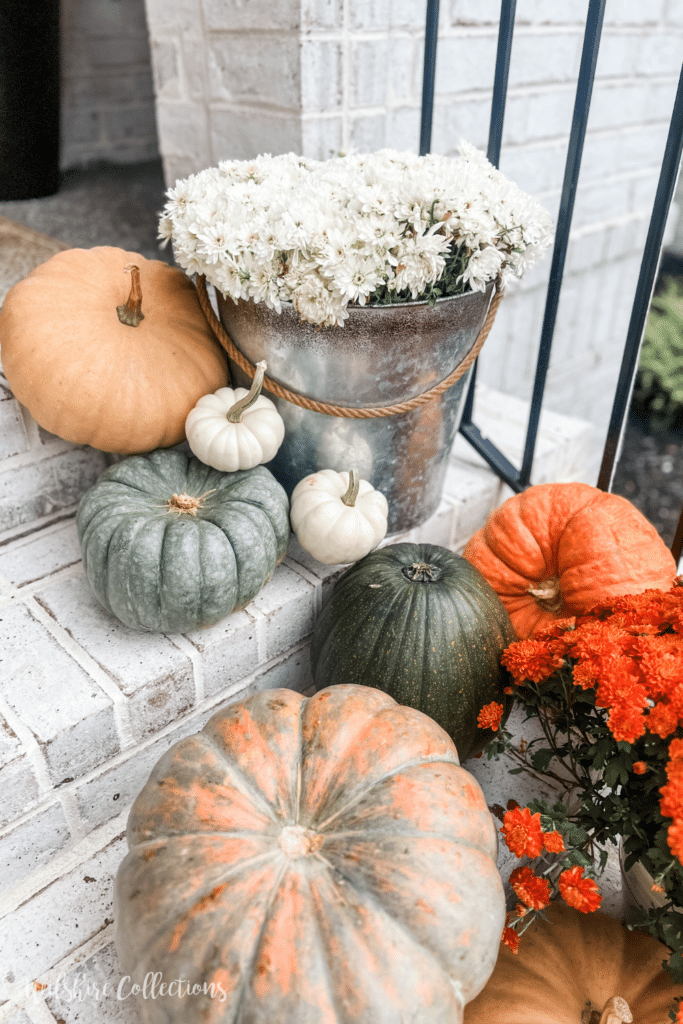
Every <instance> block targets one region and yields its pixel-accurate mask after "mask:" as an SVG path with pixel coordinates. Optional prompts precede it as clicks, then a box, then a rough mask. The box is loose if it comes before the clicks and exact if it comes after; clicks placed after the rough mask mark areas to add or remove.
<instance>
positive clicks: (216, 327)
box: [196, 274, 503, 420]
mask: <svg viewBox="0 0 683 1024" xmlns="http://www.w3.org/2000/svg"><path fill="white" fill-rule="evenodd" d="M196 287H197V296H198V298H199V304H200V306H201V307H202V312H203V313H204V316H205V317H206V320H207V323H208V324H209V326H210V328H211V330H212V331H213V333H214V334H215V335H216V337H217V338H218V340H219V342H220V343H221V345H222V346H223V348H224V349H225V351H226V352H227V353H228V355H229V356H230V358H231V359H232V360H233V362H234V363H236V364H237V366H239V368H240V369H241V370H243V371H244V373H246V374H247V375H248V376H249V377H253V376H254V373H255V372H256V368H255V366H253V364H252V363H250V362H249V360H248V359H247V358H246V357H245V356H244V355H243V354H242V353H241V352H240V350H239V349H238V348H237V347H236V345H235V344H234V342H233V340H232V338H231V337H230V335H229V334H228V332H227V331H226V330H225V328H224V326H223V324H222V323H221V322H220V320H219V319H218V317H217V316H216V314H215V313H214V311H213V307H212V305H211V301H210V299H209V296H208V292H207V290H206V278H205V277H204V275H203V274H198V275H197V279H196ZM502 298H503V291H502V289H501V288H500V285H499V284H497V285H496V292H495V295H494V296H493V299H492V300H491V304H490V306H489V310H488V313H487V314H486V319H485V320H484V323H483V325H482V328H481V330H480V331H479V334H478V335H477V340H476V341H475V343H474V345H473V346H472V348H471V349H470V351H469V352H468V353H467V355H466V356H465V358H464V359H463V361H462V362H461V363H459V364H458V366H456V368H455V369H454V370H453V372H452V373H450V374H449V375H448V377H446V378H444V380H442V381H441V382H440V383H439V384H435V385H434V387H433V388H430V389H429V391H424V392H423V393H422V394H421V395H417V396H416V397H415V398H411V399H409V400H408V401H407V402H399V403H398V404H396V405H385V406H375V407H372V408H369V409H355V408H351V407H350V406H346V405H328V403H327V402H317V401H316V400H315V399H313V398H307V397H306V395H299V394H297V393H296V391H289V390H288V388H286V387H283V386H282V384H278V383H277V381H275V380H272V378H270V377H264V378H263V388H264V389H265V390H267V391H270V393H271V394H273V395H276V396H277V397H278V398H283V399H284V400H285V401H286V402H291V403H292V405H298V406H300V407H301V408H302V409H310V410H311V411H312V412H319V413H323V414H324V415H325V416H341V417H344V418H346V419H356V420H365V419H376V418H379V417H382V416H398V415H400V414H401V413H406V412H410V411H411V410H412V409H418V408H420V406H422V405H426V404H427V402H431V401H433V399H435V398H438V396H439V395H442V394H443V393H444V391H447V390H448V389H449V388H450V387H452V386H453V384H455V382H456V381H458V380H460V378H461V377H462V376H463V375H464V374H466V373H467V371H468V370H469V368H470V366H471V365H472V363H473V362H474V360H475V359H476V358H477V356H478V355H479V353H480V351H481V348H482V346H483V344H484V342H485V341H486V339H487V338H488V336H489V333H490V331H491V328H492V327H493V321H494V320H495V319H496V313H497V312H498V307H499V306H500V303H501V300H502Z"/></svg>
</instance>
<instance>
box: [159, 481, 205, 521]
mask: <svg viewBox="0 0 683 1024" xmlns="http://www.w3.org/2000/svg"><path fill="white" fill-rule="evenodd" d="M215 490H216V488H215V487H213V488H212V489H211V490H210V491H204V493H203V494H200V495H198V496H197V495H194V494H174V495H173V497H172V498H169V499H168V502H167V504H168V511H169V512H175V513H176V514H177V515H182V513H183V512H186V513H187V514H188V515H190V516H196V515H197V511H198V510H199V509H200V508H201V507H202V505H203V504H204V498H206V496H207V495H208V494H213V492H214V491H215Z"/></svg>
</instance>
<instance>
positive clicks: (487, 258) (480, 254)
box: [460, 245, 505, 292]
mask: <svg viewBox="0 0 683 1024" xmlns="http://www.w3.org/2000/svg"><path fill="white" fill-rule="evenodd" d="M504 261H505V254H504V253H502V252H501V251H500V250H499V249H494V247H493V246H492V245H489V246H487V247H486V248H485V249H476V250H475V251H474V252H473V253H472V255H471V256H470V259H469V262H468V264H467V266H466V267H465V270H464V272H463V273H462V274H461V275H460V278H461V280H463V281H466V282H467V284H469V286H470V288H471V289H472V291H473V292H483V291H484V289H485V288H486V285H487V284H488V282H489V281H492V280H493V278H494V277H496V276H497V275H498V274H499V273H500V270H501V267H502V265H503V263H504Z"/></svg>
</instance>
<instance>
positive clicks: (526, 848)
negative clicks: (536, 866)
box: [500, 807, 543, 857]
mask: <svg viewBox="0 0 683 1024" xmlns="http://www.w3.org/2000/svg"><path fill="white" fill-rule="evenodd" d="M500 831H501V832H502V833H503V835H504V836H505V845H506V846H507V848H508V850H511V851H512V853H514V855H515V857H538V856H539V855H540V854H541V853H542V851H543V832H542V830H541V815H540V814H538V813H537V814H532V813H531V811H530V810H529V808H528V807H514V808H513V809H512V810H511V811H506V812H505V816H504V817H503V827H502V828H501V830H500Z"/></svg>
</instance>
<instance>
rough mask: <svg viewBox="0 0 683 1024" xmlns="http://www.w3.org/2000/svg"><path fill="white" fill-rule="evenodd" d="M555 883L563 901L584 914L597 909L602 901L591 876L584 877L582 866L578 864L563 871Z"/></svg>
mask: <svg viewBox="0 0 683 1024" xmlns="http://www.w3.org/2000/svg"><path fill="white" fill-rule="evenodd" d="M557 885H558V888H559V890H560V895H561V896H562V899H563V900H564V901H565V903H568V904H569V906H570V907H574V908H575V909H576V910H580V911H582V913H584V914H588V913H590V911H592V910H597V909H598V907H599V906H600V904H601V903H602V896H601V895H600V890H599V889H598V887H597V885H596V884H595V882H594V881H593V879H592V878H584V875H583V868H582V867H579V866H578V865H577V866H576V867H573V868H568V869H567V870H566V871H563V872H562V874H561V875H560V877H559V879H558V881H557Z"/></svg>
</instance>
